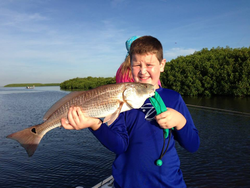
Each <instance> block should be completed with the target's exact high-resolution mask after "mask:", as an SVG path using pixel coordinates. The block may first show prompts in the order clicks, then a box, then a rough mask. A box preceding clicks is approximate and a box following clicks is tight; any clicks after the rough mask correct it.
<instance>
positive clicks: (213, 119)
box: [0, 87, 250, 188]
mask: <svg viewBox="0 0 250 188" xmlns="http://www.w3.org/2000/svg"><path fill="white" fill-rule="evenodd" d="M67 93H68V92H66V91H60V89H59V87H37V88H35V89H29V90H28V89H25V88H0V130H1V131H0V182H1V183H0V186H1V187H25V188H26V187H53V188H54V187H55V188H57V187H72V188H73V187H77V186H82V187H85V188H87V187H91V186H93V185H95V184H97V183H98V182H100V181H101V180H103V179H104V178H106V177H108V176H109V175H110V174H111V165H112V161H113V160H114V157H115V156H114V154H113V153H112V152H110V151H108V150H107V149H106V148H104V147H103V146H102V145H101V144H100V143H99V142H98V140H97V139H96V138H95V137H94V136H93V135H92V134H91V133H90V132H89V130H81V131H75V130H72V131H69V130H64V129H63V128H61V129H59V128H58V129H54V130H53V131H50V132H49V133H47V134H46V135H45V137H44V138H43V140H42V141H41V143H40V145H39V146H38V149H37V151H36V152H35V154H34V155H33V156H32V157H30V158H29V157H28V156H27V154H26V152H25V150H24V149H23V148H22V147H21V146H19V144H18V143H17V142H16V141H13V140H10V139H6V138H5V137H6V136H7V135H8V134H10V133H13V132H16V131H19V130H22V129H24V128H27V127H29V126H31V125H34V124H39V123H41V122H42V117H43V115H44V113H45V112H46V111H47V110H48V108H49V107H50V106H51V105H52V104H53V103H54V102H56V101H57V100H59V99H60V98H62V97H63V96H65V95H66V94H67ZM218 99H219V100H218ZM184 100H185V101H186V102H187V103H190V104H195V105H206V106H209V107H213V108H223V109H227V110H233V111H242V112H247V113H249V110H250V108H249V106H250V101H249V98H242V99H237V98H225V97H223V98H214V99H206V98H189V97H185V98H184ZM189 110H190V112H191V114H192V117H193V120H194V122H195V125H196V127H197V128H198V130H199V134H200V138H201V145H200V148H199V150H198V151H197V152H196V153H188V152H186V151H185V150H184V149H182V148H181V147H179V146H178V144H177V149H178V152H179V156H180V160H181V168H182V171H183V174H184V179H185V181H186V183H187V185H188V187H249V185H250V164H249V156H250V155H249V154H250V150H249V149H250V126H249V125H250V114H239V113H231V112H223V111H218V110H214V109H212V110H211V109H203V108H197V107H189Z"/></svg>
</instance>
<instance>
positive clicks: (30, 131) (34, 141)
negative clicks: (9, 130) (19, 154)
mask: <svg viewBox="0 0 250 188" xmlns="http://www.w3.org/2000/svg"><path fill="white" fill-rule="evenodd" d="M36 128H37V125H35V126H32V127H29V128H27V129H24V130H21V131H18V132H16V133H13V134H10V135H8V136H7V137H6V138H11V139H13V140H16V141H18V142H19V143H20V144H21V146H22V147H24V149H25V150H26V152H27V153H28V156H29V157H31V156H32V155H33V154H34V153H35V151H36V148H37V146H38V144H39V143H40V141H41V139H42V138H43V135H38V134H37V130H36Z"/></svg>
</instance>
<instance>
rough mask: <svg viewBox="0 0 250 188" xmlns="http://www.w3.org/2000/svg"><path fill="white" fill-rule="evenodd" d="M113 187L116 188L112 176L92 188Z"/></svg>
mask: <svg viewBox="0 0 250 188" xmlns="http://www.w3.org/2000/svg"><path fill="white" fill-rule="evenodd" d="M112 187H114V178H113V176H112V175H111V176H109V177H107V178H106V179H105V180H103V181H101V182H100V183H98V184H97V185H95V186H94V187H92V188H112Z"/></svg>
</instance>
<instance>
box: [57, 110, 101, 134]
mask: <svg viewBox="0 0 250 188" xmlns="http://www.w3.org/2000/svg"><path fill="white" fill-rule="evenodd" d="M61 124H62V126H63V127H64V128H65V129H71V130H72V129H75V130H80V129H84V128H91V129H92V130H94V131H95V130H97V129H99V128H100V126H101V124H102V121H101V120H100V119H98V118H93V117H87V116H85V115H84V114H83V112H82V110H81V108H80V107H70V108H69V112H68V121H67V119H66V118H62V119H61Z"/></svg>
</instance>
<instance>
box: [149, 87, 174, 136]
mask: <svg viewBox="0 0 250 188" xmlns="http://www.w3.org/2000/svg"><path fill="white" fill-rule="evenodd" d="M149 100H150V102H151V104H152V105H153V107H154V108H155V110H156V114H157V115H159V114H161V113H162V112H165V111H167V107H166V106H165V104H164V102H163V100H162V98H161V96H160V95H159V93H158V92H157V91H155V95H154V96H153V97H150V98H149ZM163 130H164V137H165V138H167V137H168V135H169V129H163Z"/></svg>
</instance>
